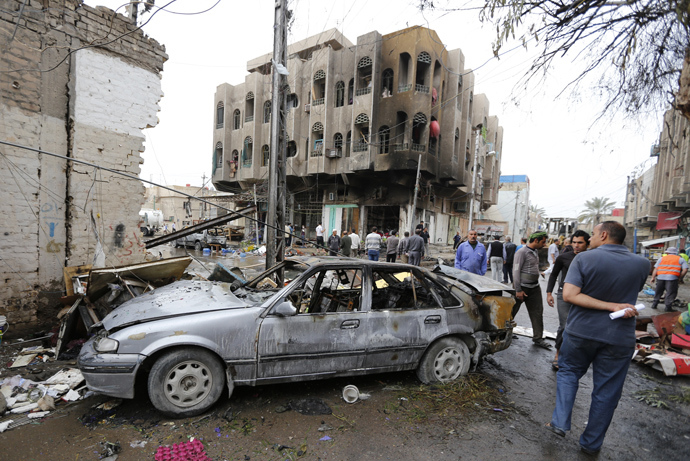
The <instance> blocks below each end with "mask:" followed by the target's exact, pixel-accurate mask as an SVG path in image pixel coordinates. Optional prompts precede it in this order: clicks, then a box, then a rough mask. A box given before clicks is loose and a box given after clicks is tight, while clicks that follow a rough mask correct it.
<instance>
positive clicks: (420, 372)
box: [417, 338, 471, 384]
mask: <svg viewBox="0 0 690 461" xmlns="http://www.w3.org/2000/svg"><path fill="white" fill-rule="evenodd" d="M470 361H471V356H470V350H469V349H468V348H467V344H465V342H464V341H463V340H461V339H457V338H443V339H441V340H439V341H436V342H435V343H434V344H432V345H431V347H429V349H427V351H426V353H425V354H424V356H423V357H422V361H421V362H420V363H419V368H417V377H418V378H419V380H420V381H421V382H423V383H425V384H431V383H437V382H441V383H446V382H449V381H453V380H455V379H457V378H459V377H460V376H464V375H466V374H467V373H468V372H469V370H470Z"/></svg>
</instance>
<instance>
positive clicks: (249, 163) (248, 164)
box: [242, 160, 252, 168]
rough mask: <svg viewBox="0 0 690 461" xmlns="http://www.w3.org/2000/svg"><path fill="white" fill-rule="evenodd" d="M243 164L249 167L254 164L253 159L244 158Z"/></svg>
mask: <svg viewBox="0 0 690 461" xmlns="http://www.w3.org/2000/svg"><path fill="white" fill-rule="evenodd" d="M242 166H243V167H244V168H249V167H250V166H252V161H251V160H242Z"/></svg>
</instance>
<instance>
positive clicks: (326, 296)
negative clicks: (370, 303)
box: [287, 268, 362, 315]
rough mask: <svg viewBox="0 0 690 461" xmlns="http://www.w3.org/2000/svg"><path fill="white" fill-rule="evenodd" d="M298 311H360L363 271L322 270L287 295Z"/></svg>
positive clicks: (306, 312)
mask: <svg viewBox="0 0 690 461" xmlns="http://www.w3.org/2000/svg"><path fill="white" fill-rule="evenodd" d="M287 300H288V301H289V302H290V303H292V305H293V306H294V307H295V308H296V309H297V312H298V313H299V314H304V315H308V314H328V313H335V312H342V313H347V312H358V311H359V310H361V308H362V302H361V300H362V271H361V270H360V269H355V268H340V269H331V270H320V271H317V272H315V273H314V275H312V276H311V277H309V278H307V279H306V280H305V281H304V282H303V283H301V284H299V285H298V286H297V287H295V289H294V290H293V291H292V292H291V293H290V294H288V295H287Z"/></svg>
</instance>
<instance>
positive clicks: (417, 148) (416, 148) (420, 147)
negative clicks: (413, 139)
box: [410, 143, 426, 152]
mask: <svg viewBox="0 0 690 461" xmlns="http://www.w3.org/2000/svg"><path fill="white" fill-rule="evenodd" d="M410 150H411V151H412V152H426V144H416V143H412V147H411V148H410Z"/></svg>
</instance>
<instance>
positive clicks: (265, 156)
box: [261, 144, 271, 166]
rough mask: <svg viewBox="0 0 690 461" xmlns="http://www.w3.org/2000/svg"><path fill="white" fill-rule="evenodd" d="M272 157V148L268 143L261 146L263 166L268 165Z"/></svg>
mask: <svg viewBox="0 0 690 461" xmlns="http://www.w3.org/2000/svg"><path fill="white" fill-rule="evenodd" d="M270 159H271V150H270V148H269V147H268V144H264V145H263V147H262V148H261V166H268V162H269V161H270Z"/></svg>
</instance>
